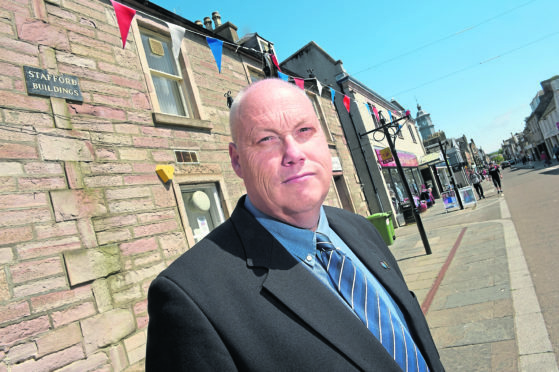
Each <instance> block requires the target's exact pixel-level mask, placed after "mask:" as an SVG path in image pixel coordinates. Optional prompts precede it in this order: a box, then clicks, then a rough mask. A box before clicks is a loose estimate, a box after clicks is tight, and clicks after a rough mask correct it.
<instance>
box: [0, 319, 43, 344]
mask: <svg viewBox="0 0 559 372" xmlns="http://www.w3.org/2000/svg"><path fill="white" fill-rule="evenodd" d="M48 329H49V319H48V317H47V316H42V317H40V318H35V319H31V320H26V321H23V322H20V323H16V324H12V325H9V326H5V327H2V328H0V346H9V345H11V344H13V343H15V342H17V341H20V340H23V339H25V338H27V337H30V336H34V335H36V334H39V333H41V332H45V331H47V330H48Z"/></svg>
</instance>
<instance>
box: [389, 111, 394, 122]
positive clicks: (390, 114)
mask: <svg viewBox="0 0 559 372" xmlns="http://www.w3.org/2000/svg"><path fill="white" fill-rule="evenodd" d="M388 116H389V117H390V122H391V123H392V122H393V121H394V120H393V119H392V113H391V112H390V110H388Z"/></svg>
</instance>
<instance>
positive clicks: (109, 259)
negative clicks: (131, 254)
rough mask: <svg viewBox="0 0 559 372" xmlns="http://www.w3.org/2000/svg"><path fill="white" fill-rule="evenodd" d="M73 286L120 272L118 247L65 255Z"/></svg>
mask: <svg viewBox="0 0 559 372" xmlns="http://www.w3.org/2000/svg"><path fill="white" fill-rule="evenodd" d="M64 260H65V262H66V271H67V272H68V277H69V279H70V284H71V285H76V284H80V283H84V282H87V281H90V280H95V279H98V278H101V277H105V276H107V275H109V274H112V273H115V272H118V271H120V268H121V267H120V251H119V249H118V247H117V246H116V245H108V246H103V247H99V248H91V249H81V250H74V251H70V252H66V253H64Z"/></svg>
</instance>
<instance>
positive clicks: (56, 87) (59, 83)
mask: <svg viewBox="0 0 559 372" xmlns="http://www.w3.org/2000/svg"><path fill="white" fill-rule="evenodd" d="M23 72H24V74H25V84H26V86H27V94H34V95H38V96H46V97H58V98H64V99H69V100H72V101H78V102H83V97H82V92H81V89H80V80H79V79H78V78H77V77H75V76H73V75H65V74H61V75H55V74H51V73H49V72H48V71H47V70H45V69H42V68H36V67H31V66H23Z"/></svg>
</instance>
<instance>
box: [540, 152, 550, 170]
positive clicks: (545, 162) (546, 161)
mask: <svg viewBox="0 0 559 372" xmlns="http://www.w3.org/2000/svg"><path fill="white" fill-rule="evenodd" d="M540 160H541V161H543V165H544V167H547V166H549V165H551V160H549V158H548V157H547V154H546V153H545V151H542V153H541V154H540Z"/></svg>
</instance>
